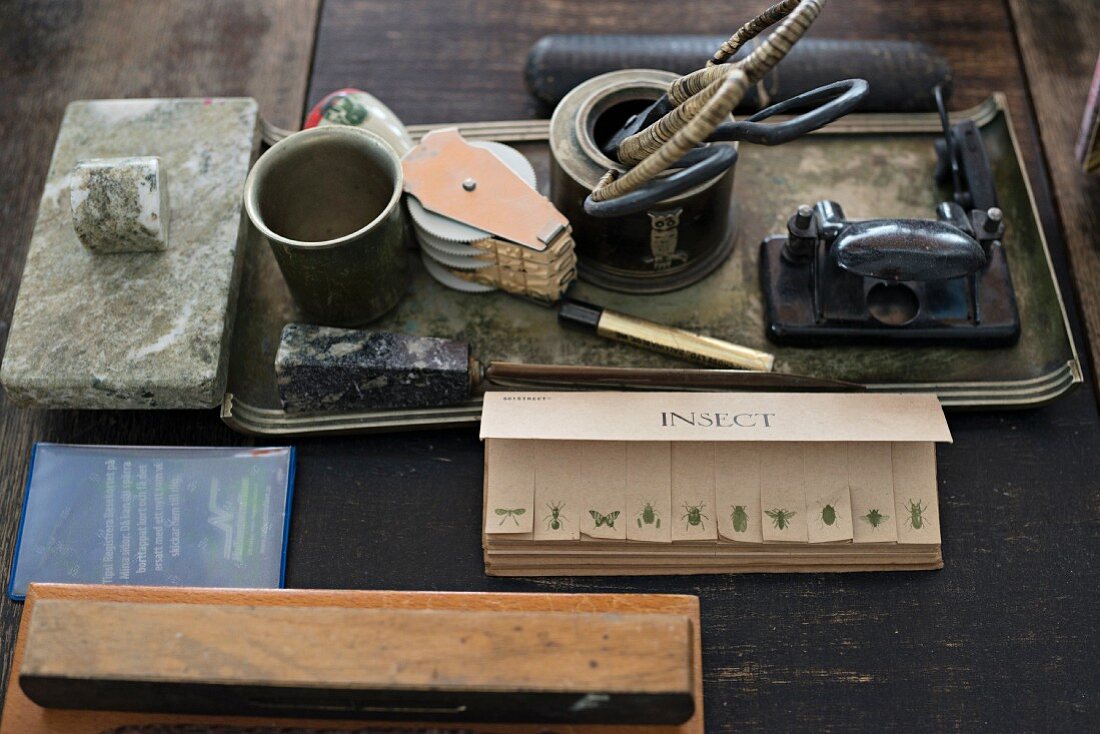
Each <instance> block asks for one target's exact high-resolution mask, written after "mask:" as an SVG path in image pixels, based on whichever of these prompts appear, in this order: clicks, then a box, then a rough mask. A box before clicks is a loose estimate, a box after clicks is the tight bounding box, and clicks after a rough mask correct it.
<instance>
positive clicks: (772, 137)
mask: <svg viewBox="0 0 1100 734" xmlns="http://www.w3.org/2000/svg"><path fill="white" fill-rule="evenodd" d="M869 90H870V86H869V85H868V84H867V82H866V81H865V80H863V79H844V80H843V81H839V82H833V83H832V84H826V85H825V86H822V87H818V88H817V89H811V90H810V91H808V92H803V93H802V94H800V95H798V96H797V97H791V98H790V99H787V100H784V101H782V102H778V103H776V104H773V105H772V106H771V107H767V108H765V109H762V110H760V111H759V112H757V113H756V114H755V115H753V116H752V117H749V118H746V119H745V120H741V121H738V122H726V123H723V124H721V125H719V126H718V127H717V128H715V130H714V132H713V133H711V135H710V137H708V138H707V140H708V141H716V140H723V141H725V140H744V141H746V142H749V143H756V144H758V145H780V144H782V143H789V142H790V141H792V140H794V139H795V138H799V137H802V136H803V135H805V134H806V133H809V132H812V131H814V130H817V129H818V128H822V127H824V126H825V125H828V124H829V123H830V122H833V121H834V120H838V119H840V118H841V117H843V116H844V115H846V114H848V113H849V112H851V111H852V110H854V109H855V108H856V107H857V106H858V105H859V103H860V102H862V101H863V98H864V97H866V96H867V92H868V91H869ZM819 102H824V104H819V105H818V106H817V107H814V109H812V110H810V111H808V112H804V113H802V114H801V115H797V116H796V117H792V118H791V119H790V120H786V121H784V122H776V123H771V124H767V125H765V124H762V121H763V120H766V119H768V118H769V117H773V116H775V115H782V114H784V113H786V112H789V111H791V110H795V109H802V108H805V107H807V106H809V105H813V104H817V103H819Z"/></svg>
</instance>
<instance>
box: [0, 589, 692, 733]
mask: <svg viewBox="0 0 1100 734" xmlns="http://www.w3.org/2000/svg"><path fill="white" fill-rule="evenodd" d="M42 600H46V601H54V602H65V603H73V602H121V603H127V604H151V605H191V606H195V605H198V606H202V605H219V606H220V607H222V608H223V609H229V608H233V607H242V606H250V607H256V608H264V609H270V610H282V611H284V612H286V611H290V610H300V609H302V608H303V607H326V608H328V609H330V610H333V611H338V610H341V609H345V610H390V611H398V610H406V611H429V610H430V611H435V612H452V613H453V612H478V613H481V614H496V613H501V614H505V615H512V614H516V613H522V612H533V613H543V612H550V613H563V612H583V613H590V614H608V615H611V616H613V617H616V618H619V619H622V620H629V619H641V618H668V617H669V615H672V616H675V617H677V618H679V619H687V620H690V625H691V638H692V639H691V644H690V647H691V650H690V652H691V677H692V685H693V691H694V696H695V701H696V705H695V711H696V713H695V715H694V716H692V717H691V719H689V720H688V721H687V722H685V723H683V724H681V725H680V726H656V727H651V728H650V727H647V728H646V730H647V731H649V732H651V734H702V732H703V731H704V729H703V717H702V715H701V713H700V708H701V706H702V704H701V698H702V690H701V688H700V685H701V682H700V675H699V671H700V657H701V656H700V651H701V644H700V635H699V601H698V599H696V598H694V597H691V596H684V595H668V594H546V593H536V594H476V593H474V594H467V593H434V592H397V591H367V592H362V591H282V590H242V589H187V588H180V589H163V588H151V587H138V586H130V587H117V586H114V587H111V586H101V587H96V586H83V585H74V584H34V585H32V586H31V588H30V591H29V593H28V594H27V602H26V611H25V613H24V615H23V626H22V627H21V628H20V631H19V636H18V640H17V641H16V645H15V650H14V656H13V667H14V669H16V670H18V669H20V667H21V663H22V660H23V656H24V654H25V652H26V650H27V639H28V633H27V631H28V630H29V629H30V628H31V627H32V626H33V623H32V620H33V619H34V612H35V607H36V605H37V603H38V602H39V601H42ZM279 642H280V639H278V638H276V639H272V640H271V641H270V642H269V648H270V647H271V646H272V645H278V644H279ZM4 702H5V703H4V707H5V714H4V717H3V719H0V734H96V733H97V732H101V731H110V730H116V729H118V728H121V727H126V729H127V731H143V730H146V728H147V727H148V728H151V731H155V732H157V734H170V733H171V732H173V731H175V732H178V734H217V733H218V732H221V731H234V732H241V733H242V734H244V733H243V731H242V730H241V729H238V728H237V727H255V728H250V729H248V731H249V732H250V733H251V734H259V733H260V732H266V731H283V732H287V731H290V727H294V731H295V732H296V733H297V734H320V731H321V730H322V729H323V730H324V731H325V732H334V731H336V730H354V731H358V732H360V734H371V733H373V732H379V734H381V733H382V732H383V731H384V732H387V733H389V734H393V733H394V732H395V731H396V730H397V728H398V727H400V728H402V729H404V728H409V729H415V730H417V731H421V732H424V729H423V727H429V726H430V727H432V728H431V731H432V732H434V734H445V732H446V731H447V730H449V729H450V727H447V726H446V725H440V724H436V725H429V724H417V723H415V722H407V723H401V724H396V723H389V724H371V723H369V722H366V723H365V722H362V721H341V720H333V719H327V720H324V721H320V720H310V719H269V718H256V717H239V716H235V717H228V718H227V717H219V716H200V715H190V716H180V715H169V714H142V713H127V712H112V711H72V710H56V709H54V710H49V709H43V708H41V707H39V706H37V705H35V704H34V703H33V702H32V701H31V700H30V699H29V698H27V696H26V695H25V694H24V693H23V690H22V689H21V688H20V686H19V685H18V683H17V681H16V680H15V679H10V680H9V684H8V686H7V690H6V693H5V697H4ZM176 727H178V728H176ZM268 727H279V728H277V729H272V728H268ZM461 730H462V731H463V732H466V733H467V734H554V732H559V731H561V730H559V729H558V728H557V727H553V728H551V727H547V726H545V725H534V726H521V725H516V724H479V725H472V726H467V725H464V726H463V727H462V729H461ZM568 731H569V732H570V734H586V733H587V734H597V733H599V734H630V733H631V732H639V731H640V730H639V728H638V727H636V726H633V727H632V726H574V727H570V728H569V729H568ZM425 734H426V732H425Z"/></svg>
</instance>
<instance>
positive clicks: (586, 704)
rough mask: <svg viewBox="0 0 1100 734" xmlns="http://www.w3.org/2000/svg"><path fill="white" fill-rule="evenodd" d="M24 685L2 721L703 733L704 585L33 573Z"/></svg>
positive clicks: (16, 668)
mask: <svg viewBox="0 0 1100 734" xmlns="http://www.w3.org/2000/svg"><path fill="white" fill-rule="evenodd" d="M12 681H13V682H12V683H11V684H9V688H8V693H7V699H6V702H5V709H4V719H3V722H2V723H0V732H15V731H18V732H52V731H65V732H70V731H72V732H82V731H89V732H90V731H102V730H104V729H107V728H111V727H118V726H123V725H128V726H134V725H141V724H165V723H181V724H196V723H201V724H211V723H218V722H222V721H232V723H233V724H235V725H240V724H242V723H245V722H258V723H262V724H269V725H275V724H279V723H281V724H282V725H286V722H287V717H296V716H306V717H312V718H314V719H330V720H329V721H325V722H324V725H325V726H327V727H330V728H332V727H334V726H337V727H340V728H344V727H345V726H348V725H351V726H359V727H362V726H363V719H370V720H372V722H373V721H374V720H375V719H378V720H385V721H387V722H392V721H395V720H396V721H405V722H407V723H408V721H409V720H410V719H415V720H417V721H420V722H424V721H447V722H507V721H524V722H557V723H563V722H574V723H579V724H583V726H580V727H571V729H570V730H571V731H578V732H581V731H591V732H617V731H627V730H629V731H638V730H641V731H654V732H658V731H660V732H697V731H702V716H701V710H700V709H701V697H700V695H699V694H700V679H699V640H698V600H697V599H695V598H694V597H678V596H663V595H634V594H631V595H616V594H592V595H589V594H575V595H574V594H553V595H551V594H454V593H451V594H447V593H433V592H366V591H362V592H354V591H348V592H326V591H274V590H272V591H253V590H249V591H240V590H199V589H149V588H138V587H102V586H66V585H35V586H34V587H32V590H31V593H30V594H29V595H28V599H27V606H26V608H25V610H24V615H23V622H22V626H21V629H20V633H19V639H18V641H17V646H16V652H15V660H14V661H13V676H12ZM16 681H18V683H16ZM93 708H95V709H117V710H121V709H128V710H129V711H131V712H135V711H143V712H161V713H119V712H118V711H91V710H85V709H93ZM240 715H246V716H249V717H250V718H249V719H242V718H239V717H240ZM229 716H232V719H226V718H225V717H229ZM256 716H263V717H279V718H278V720H276V719H272V718H263V719H256V718H254V717H256ZM331 719H336V720H331ZM340 719H343V721H340ZM353 719H357V721H352V720H353ZM678 722H684V723H682V724H679V725H677V723H678ZM293 723H294V724H297V725H299V726H302V725H308V722H303V721H302V720H301V719H299V720H297V721H294V722H293ZM612 723H613V724H615V725H608V724H612ZM643 723H644V724H647V725H648V726H644V727H639V726H637V724H643ZM630 724H633V726H629V727H627V726H626V725H630ZM658 724H661V725H658ZM408 725H410V726H411V725H414V724H411V723H409V724H408ZM540 728H542V729H544V728H545V727H538V726H534V727H527V726H521V727H517V726H515V725H509V726H507V727H503V726H501V725H500V724H495V725H494V724H485V725H483V727H482V728H479V729H478V730H479V731H486V732H492V731H538V730H540Z"/></svg>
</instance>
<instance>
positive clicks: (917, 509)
mask: <svg viewBox="0 0 1100 734" xmlns="http://www.w3.org/2000/svg"><path fill="white" fill-rule="evenodd" d="M905 509H906V511H908V512H909V524H910V525H912V526H913V529H914V530H920V529H921V528H923V527H924V511H925V510H927V509H928V508H927V507H925V506H924V502H923V501H921V500H917V501H916V503H914V502H913V500H909V504H907V505H906V506H905Z"/></svg>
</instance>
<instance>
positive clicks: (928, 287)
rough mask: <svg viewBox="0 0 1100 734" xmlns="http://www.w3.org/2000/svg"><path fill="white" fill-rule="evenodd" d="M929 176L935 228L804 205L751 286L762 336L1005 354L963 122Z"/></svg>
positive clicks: (1004, 331)
mask: <svg viewBox="0 0 1100 734" xmlns="http://www.w3.org/2000/svg"><path fill="white" fill-rule="evenodd" d="M941 115H942V117H943V119H944V130H945V136H944V139H943V140H942V141H937V142H938V145H937V150H938V152H939V154H940V166H939V171H938V172H937V178H938V179H939V180H940V181H941V182H944V183H946V182H947V181H948V180H951V179H953V182H954V194H953V200H952V201H945V202H942V203H941V204H940V205H939V206H938V207H937V208H936V218H935V219H868V220H860V221H851V220H847V219H845V217H844V212H843V211H842V210H841V208H840V205H839V204H837V203H836V202H833V201H820V202H818V203H817V205H816V206H813V207H810V206H806V205H803V206H801V207H799V208H798V211H797V212H795V214H794V215H792V216H791V217H790V219H788V220H787V233H786V235H785V236H783V235H775V236H771V237H768V238H767V239H765V240H764V242H763V243H762V244H761V247H760V280H761V286H762V288H763V292H764V302H765V311H766V318H767V332H768V336H769V337H770V338H771V339H772V340H773V341H776V342H779V343H785V344H796V345H797V344H804V345H814V344H836V343H838V342H878V343H884V342H885V343H907V342H918V343H929V342H931V343H950V344H956V345H967V346H988V347H996V346H1009V345H1012V344H1014V343H1015V342H1016V341H1017V339H1019V336H1020V316H1019V312H1018V310H1017V307H1016V295H1015V292H1014V290H1013V287H1012V278H1011V276H1010V275H1009V271H1008V261H1007V259H1006V258H1005V251H1004V246H1003V245H1002V240H1003V238H1004V233H1005V221H1004V216H1003V214H1002V212H1001V210H1000V209H999V208H998V207H997V195H996V191H995V188H994V185H993V175H992V172H991V169H990V166H989V161H988V159H987V157H986V154H985V149H984V147H983V146H982V142H981V136H980V133H979V131H978V130H977V128H976V126H974V124H973V122H969V121H967V122H961V123H957V124H955V125H949V124H947V120H946V113H945V112H943V111H942V107H941Z"/></svg>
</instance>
